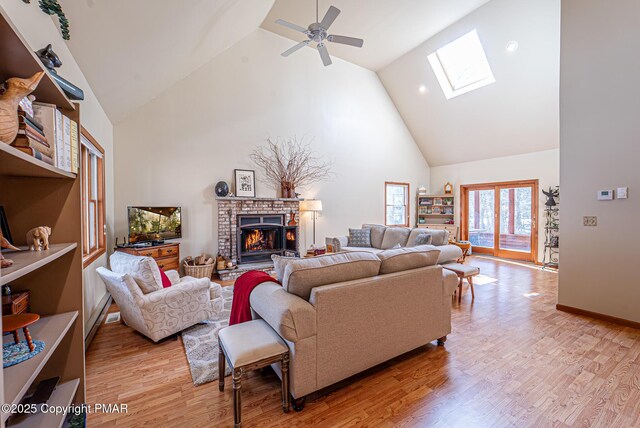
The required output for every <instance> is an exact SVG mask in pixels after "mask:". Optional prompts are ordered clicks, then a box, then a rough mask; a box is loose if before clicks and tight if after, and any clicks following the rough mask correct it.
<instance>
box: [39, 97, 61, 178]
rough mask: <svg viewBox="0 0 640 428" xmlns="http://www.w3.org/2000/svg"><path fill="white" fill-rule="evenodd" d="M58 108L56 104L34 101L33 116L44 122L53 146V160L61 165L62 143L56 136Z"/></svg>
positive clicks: (46, 135) (43, 127) (45, 134)
mask: <svg viewBox="0 0 640 428" xmlns="http://www.w3.org/2000/svg"><path fill="white" fill-rule="evenodd" d="M57 111H58V110H57V108H56V106H55V105H54V104H45V103H40V102H34V103H33V116H34V118H35V119H36V120H37V121H38V122H40V123H41V124H42V129H43V132H44V136H45V137H46V138H47V141H48V142H49V144H50V145H52V146H53V156H52V157H53V162H54V164H53V165H54V166H56V167H59V163H60V160H59V159H61V158H60V145H59V144H58V142H57V138H56V137H57V136H56V112H57Z"/></svg>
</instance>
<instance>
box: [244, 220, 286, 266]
mask: <svg viewBox="0 0 640 428" xmlns="http://www.w3.org/2000/svg"><path fill="white" fill-rule="evenodd" d="M297 237H298V229H297V227H296V226H285V224H284V216H283V215H239V216H238V228H237V248H238V251H237V254H238V263H239V264H242V263H254V262H261V261H270V260H271V255H273V254H278V255H284V254H285V253H289V252H293V253H296V252H297V248H298V239H297Z"/></svg>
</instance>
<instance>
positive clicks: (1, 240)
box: [0, 231, 20, 268]
mask: <svg viewBox="0 0 640 428" xmlns="http://www.w3.org/2000/svg"><path fill="white" fill-rule="evenodd" d="M0 247H1V248H6V249H9V250H16V251H20V248H18V247H14V246H13V245H11V242H9V240H8V239H7V238H5V237H4V236H2V231H0ZM12 264H13V260H9V259H5V258H4V256H3V255H2V253H0V268H5V267H9V266H11V265H12Z"/></svg>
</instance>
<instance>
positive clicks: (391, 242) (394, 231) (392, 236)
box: [380, 227, 411, 250]
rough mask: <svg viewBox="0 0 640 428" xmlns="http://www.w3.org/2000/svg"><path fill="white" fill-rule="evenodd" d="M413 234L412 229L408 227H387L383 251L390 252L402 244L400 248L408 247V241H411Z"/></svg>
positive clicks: (383, 240)
mask: <svg viewBox="0 0 640 428" xmlns="http://www.w3.org/2000/svg"><path fill="white" fill-rule="evenodd" d="M410 233H411V229H409V228H408V227H387V230H386V231H385V232H384V238H383V239H382V246H381V247H380V248H382V249H383V250H388V249H389V248H393V247H394V246H395V245H396V244H400V246H402V247H404V246H405V245H407V239H409V234H410Z"/></svg>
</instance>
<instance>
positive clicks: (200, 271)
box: [184, 263, 215, 278]
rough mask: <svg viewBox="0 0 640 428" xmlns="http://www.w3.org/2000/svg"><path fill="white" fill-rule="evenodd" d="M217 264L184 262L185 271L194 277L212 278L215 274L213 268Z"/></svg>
mask: <svg viewBox="0 0 640 428" xmlns="http://www.w3.org/2000/svg"><path fill="white" fill-rule="evenodd" d="M214 267H215V264H213V263H212V264H210V265H195V266H192V265H188V264H186V263H184V273H185V275H188V276H192V277H194V278H211V275H212V274H213V268H214Z"/></svg>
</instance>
